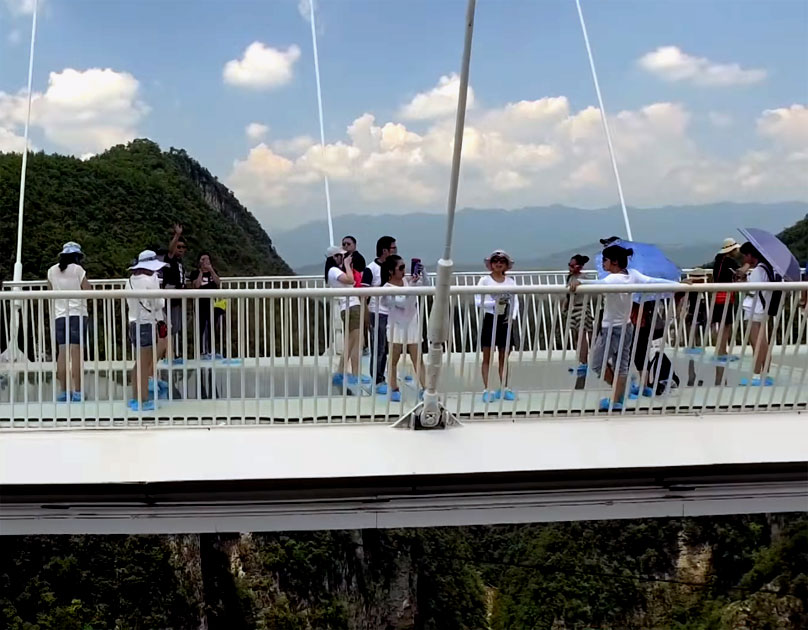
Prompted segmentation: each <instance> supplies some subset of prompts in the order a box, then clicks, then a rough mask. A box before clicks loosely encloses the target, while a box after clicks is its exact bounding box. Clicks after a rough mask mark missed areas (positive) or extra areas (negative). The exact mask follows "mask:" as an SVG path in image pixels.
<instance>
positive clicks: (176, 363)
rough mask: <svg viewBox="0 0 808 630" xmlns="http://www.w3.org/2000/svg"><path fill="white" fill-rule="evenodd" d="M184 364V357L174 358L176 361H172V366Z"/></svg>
mask: <svg viewBox="0 0 808 630" xmlns="http://www.w3.org/2000/svg"><path fill="white" fill-rule="evenodd" d="M184 363H185V359H183V358H182V357H174V359H173V360H172V361H171V365H182V364H184Z"/></svg>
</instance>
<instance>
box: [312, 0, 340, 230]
mask: <svg viewBox="0 0 808 630" xmlns="http://www.w3.org/2000/svg"><path fill="white" fill-rule="evenodd" d="M309 18H310V19H309V22H310V23H311V48H312V50H313V51H314V78H315V80H316V82H317V112H318V114H319V117H320V146H321V147H322V148H323V149H325V123H324V122H323V91H322V88H321V87H320V58H319V55H318V53H317V27H316V25H315V23H314V0H309ZM323 184H324V186H325V210H326V214H327V217H328V242H329V244H331V245H333V244H334V220H333V219H332V217H331V190H330V189H329V187H328V175H325V174H324V175H323Z"/></svg>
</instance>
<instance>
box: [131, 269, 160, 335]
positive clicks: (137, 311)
mask: <svg viewBox="0 0 808 630" xmlns="http://www.w3.org/2000/svg"><path fill="white" fill-rule="evenodd" d="M126 288H127V289H129V290H131V291H159V290H160V276H158V275H157V274H156V273H155V274H153V275H151V276H147V275H145V274H138V275H134V276H131V277H130V278H129V280H127V282H126ZM126 304H127V306H128V307H129V321H130V322H138V323H139V324H155V323H157V322H161V321H165V314H164V313H163V309H164V308H165V305H166V301H165V300H164V299H163V298H153V299H148V298H126Z"/></svg>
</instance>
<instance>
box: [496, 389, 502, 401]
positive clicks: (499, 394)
mask: <svg viewBox="0 0 808 630" xmlns="http://www.w3.org/2000/svg"><path fill="white" fill-rule="evenodd" d="M500 398H502V390H501V389H498V390H497V391H495V392H494V400H499V399H500Z"/></svg>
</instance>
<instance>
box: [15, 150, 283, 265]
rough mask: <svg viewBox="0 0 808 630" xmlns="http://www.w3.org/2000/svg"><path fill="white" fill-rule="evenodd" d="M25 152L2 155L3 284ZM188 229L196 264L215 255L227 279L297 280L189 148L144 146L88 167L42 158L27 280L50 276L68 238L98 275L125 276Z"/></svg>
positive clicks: (30, 220) (34, 164)
mask: <svg viewBox="0 0 808 630" xmlns="http://www.w3.org/2000/svg"><path fill="white" fill-rule="evenodd" d="M20 164H21V156H20V155H19V154H0V278H6V279H7V278H10V277H11V273H12V269H13V265H14V259H15V255H16V242H17V241H16V239H17V206H18V203H19V180H20ZM174 223H182V224H183V226H184V229H185V236H186V239H187V240H188V245H189V254H188V255H189V257H190V258H191V261H189V262H190V263H191V266H193V259H194V258H195V256H196V255H197V254H198V253H199V252H201V251H207V252H210V254H211V256H212V257H213V260H214V265H215V266H216V268H217V270H218V271H219V272H220V273H222V274H225V275H235V274H239V275H242V274H243V275H253V274H254V275H272V274H289V273H291V269H290V268H289V267H288V266H287V265H286V263H285V262H284V261H283V260H282V259H281V258H280V256H279V255H278V254H277V252H276V251H275V248H274V247H273V245H272V241H271V240H270V238H269V237H268V236H267V234H266V232H264V230H263V229H262V227H261V225H260V224H259V223H258V221H257V220H256V219H255V217H253V216H252V214H250V212H249V211H248V210H247V209H246V208H244V206H242V205H241V204H240V203H239V202H238V200H237V199H236V198H235V196H234V195H233V194H232V193H231V192H230V191H229V190H228V189H227V188H226V187H225V186H223V185H222V184H221V183H219V182H218V181H217V180H216V178H214V177H213V176H212V175H211V174H210V172H208V170H207V169H205V168H203V167H202V166H201V165H200V164H199V163H198V162H196V161H195V160H193V159H192V158H190V157H189V156H188V155H187V154H186V153H185V151H183V150H176V149H171V150H170V151H168V152H166V153H164V152H162V151H161V150H160V147H158V146H157V145H156V144H155V143H153V142H151V141H149V140H135V141H133V142H130V143H129V144H128V145H126V146H122V145H121V146H116V147H113V148H111V149H110V150H108V151H106V152H105V153H103V154H101V155H98V156H95V157H93V158H91V159H89V160H86V161H82V160H79V159H77V158H73V157H65V156H61V155H45V154H44V153H37V154H32V155H30V156H29V161H28V176H27V184H26V195H25V222H24V230H25V231H24V241H23V243H24V246H23V257H22V259H23V263H24V274H25V275H24V277H26V278H44V277H45V272H46V270H47V268H48V267H49V266H50V265H52V264H53V262H54V261H55V260H56V256H57V255H58V253H59V250H60V249H61V245H62V243H64V242H65V241H70V240H73V241H77V242H79V243H81V245H82V247H83V249H84V251H85V254H86V256H87V258H86V267H87V271H88V274H89V275H90V277H91V278H93V277H94V278H104V277H107V278H109V277H121V276H123V275H125V272H126V267H127V265H128V264H129V261H131V260H132V259H133V258H134V257H135V256H136V255H137V253H138V252H139V251H141V250H143V249H146V248H157V247H160V246H162V247H165V246H167V245H168V240H169V237H170V233H171V229H172V226H173V224H174Z"/></svg>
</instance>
